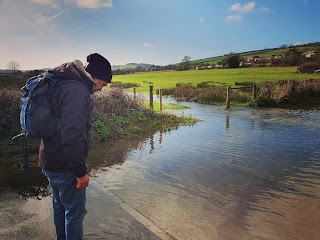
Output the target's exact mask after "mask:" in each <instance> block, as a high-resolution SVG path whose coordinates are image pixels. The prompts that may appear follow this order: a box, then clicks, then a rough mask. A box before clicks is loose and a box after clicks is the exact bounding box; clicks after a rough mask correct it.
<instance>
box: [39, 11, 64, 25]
mask: <svg viewBox="0 0 320 240" xmlns="http://www.w3.org/2000/svg"><path fill="white" fill-rule="evenodd" d="M68 10H69V8H68V9H65V10H62V11H61V12H59V13H57V14H55V15H53V16H51V17H43V18H41V19H39V20H38V21H37V23H40V24H44V23H47V22H50V21H51V20H53V19H55V18H57V17H58V16H60V15H61V14H63V13H64V12H66V11H68Z"/></svg>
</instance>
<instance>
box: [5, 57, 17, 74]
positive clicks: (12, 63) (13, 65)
mask: <svg viewBox="0 0 320 240" xmlns="http://www.w3.org/2000/svg"><path fill="white" fill-rule="evenodd" d="M7 68H8V69H9V70H11V71H14V72H16V71H18V70H19V69H20V65H19V63H17V62H16V61H14V60H12V61H10V62H9V63H8V65H7Z"/></svg>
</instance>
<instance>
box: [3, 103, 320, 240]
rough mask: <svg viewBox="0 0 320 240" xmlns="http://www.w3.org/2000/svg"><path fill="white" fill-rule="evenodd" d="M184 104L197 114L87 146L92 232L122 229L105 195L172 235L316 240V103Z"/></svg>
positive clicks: (319, 176)
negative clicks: (191, 120)
mask: <svg viewBox="0 0 320 240" xmlns="http://www.w3.org/2000/svg"><path fill="white" fill-rule="evenodd" d="M185 105H188V106H190V107H191V110H186V111H184V112H185V115H188V114H192V115H193V116H195V117H198V118H199V119H200V120H202V121H200V122H199V123H197V124H196V125H194V126H192V127H189V126H185V127H180V128H178V129H176V130H173V131H168V132H164V131H159V132H156V133H153V134H148V135H145V136H143V137H142V138H140V139H136V140H118V141H112V142H106V143H103V144H99V145H95V146H94V147H93V148H92V149H91V151H90V154H89V158H88V160H89V162H88V164H89V169H90V172H91V174H92V176H93V177H92V178H91V180H90V188H89V197H92V198H94V197H96V199H97V200H96V201H88V207H89V209H91V213H92V214H94V216H92V217H91V220H90V221H89V223H90V224H91V225H90V224H89V225H88V227H89V228H90V231H92V234H93V235H94V236H102V237H103V233H104V232H103V231H106V228H107V227H106V226H113V227H116V228H118V229H121V228H123V226H121V224H120V225H118V226H115V225H116V224H114V219H112V217H110V216H109V215H108V214H112V213H109V211H111V210H110V209H111V208H110V209H109V208H108V207H104V206H109V205H110V196H113V197H115V198H117V200H119V199H120V201H121V202H123V203H125V204H127V206H129V207H130V208H132V209H134V210H135V211H137V212H138V213H140V214H141V215H142V216H144V217H145V218H147V219H148V220H150V221H151V222H152V223H153V224H155V225H156V226H157V227H158V228H159V229H163V230H165V231H166V232H167V233H168V234H170V235H171V236H172V237H174V238H176V239H227V240H229V239H231V240H232V239H280V240H281V239H318V238H319V234H320V230H318V226H317V225H318V223H319V222H320V214H319V211H318V210H319V204H320V162H319V159H320V151H319V146H320V114H319V113H320V112H319V111H314V110H311V111H299V110H295V111H292V110H279V109H244V108H232V109H229V110H227V111H225V110H224V107H220V108H219V107H213V106H205V105H197V104H194V103H186V104H185ZM1 180H2V179H1ZM10 181H13V180H10ZM100 208H101V209H100ZM104 208H106V209H104ZM112 209H113V208H112ZM101 212H103V214H102V213H101ZM112 216H113V215H112ZM125 218H126V217H125ZM88 219H90V218H89V217H88ZM122 220H123V219H122ZM123 222H125V223H126V224H129V223H130V221H128V220H127V219H126V221H123ZM97 223H98V224H99V226H103V227H102V228H103V229H100V228H98V227H97ZM112 224H113V225H112ZM126 224H125V225H126ZM128 229H130V231H132V228H128ZM128 229H127V230H128ZM0 230H1V229H0ZM107 230H108V231H109V232H108V233H109V234H111V235H112V234H114V233H113V232H112V231H113V230H112V228H107ZM119 231H120V230H119ZM130 231H129V230H128V232H130ZM110 232H111V233H110ZM0 234H1V231H0ZM99 234H100V235H99ZM120 236H121V235H120Z"/></svg>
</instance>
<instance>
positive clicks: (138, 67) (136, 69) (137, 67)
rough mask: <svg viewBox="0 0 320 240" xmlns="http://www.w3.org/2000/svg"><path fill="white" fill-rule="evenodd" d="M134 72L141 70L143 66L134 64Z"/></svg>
mask: <svg viewBox="0 0 320 240" xmlns="http://www.w3.org/2000/svg"><path fill="white" fill-rule="evenodd" d="M134 71H135V72H143V68H142V67H141V66H139V65H138V66H136V67H135V69H134Z"/></svg>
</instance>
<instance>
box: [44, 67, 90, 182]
mask: <svg viewBox="0 0 320 240" xmlns="http://www.w3.org/2000/svg"><path fill="white" fill-rule="evenodd" d="M49 73H52V74H54V75H55V76H57V77H58V78H59V79H60V81H66V82H64V83H61V84H58V85H57V86H56V87H55V89H54V93H53V97H52V101H51V111H52V114H53V116H54V117H56V118H58V119H60V121H59V124H58V130H57V132H56V134H55V135H53V136H51V137H49V138H46V139H42V141H43V149H41V148H40V162H41V163H42V165H43V168H44V169H45V170H46V171H49V172H64V171H73V172H74V174H75V176H76V177H82V176H84V175H85V174H86V173H87V170H86V158H87V156H88V151H89V130H90V127H91V121H92V109H93V101H92V98H91V94H92V92H93V86H94V84H93V82H92V81H91V80H90V79H89V78H88V77H87V76H86V75H85V74H84V73H83V72H82V71H81V70H79V69H77V67H76V65H75V64H73V63H66V64H63V65H61V66H59V67H57V68H55V69H53V70H49ZM68 80H72V81H68Z"/></svg>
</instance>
